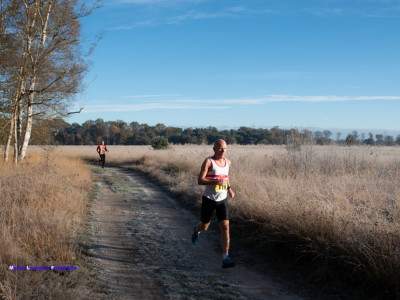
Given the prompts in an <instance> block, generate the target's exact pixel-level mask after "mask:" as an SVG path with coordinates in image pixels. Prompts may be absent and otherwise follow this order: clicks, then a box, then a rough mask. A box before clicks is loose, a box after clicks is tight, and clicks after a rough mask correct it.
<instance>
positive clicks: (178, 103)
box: [84, 94, 400, 113]
mask: <svg viewBox="0 0 400 300" xmlns="http://www.w3.org/2000/svg"><path fill="white" fill-rule="evenodd" d="M164 96H168V99H165V98H164ZM171 96H173V94H166V95H162V94H156V95H134V96H127V97H128V98H131V99H135V100H134V101H140V100H142V101H143V102H142V103H135V104H104V105H88V106H86V107H85V110H84V112H85V113H93V112H133V111H149V110H208V109H228V108H230V107H232V106H233V105H261V104H265V103H277V102H304V103H307V102H308V103H309V102H314V103H324V102H325V103H327V102H348V101H399V100H400V96H332V95H331V96H323V95H319V96H318V95H317V96H294V95H268V96H265V97H255V98H226V99H222V98H215V99H190V98H178V97H177V98H173V97H171ZM136 99H138V100H136ZM149 99H150V100H151V102H146V101H149Z"/></svg>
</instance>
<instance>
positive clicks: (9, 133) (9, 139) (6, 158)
mask: <svg viewBox="0 0 400 300" xmlns="http://www.w3.org/2000/svg"><path fill="white" fill-rule="evenodd" d="M14 118H15V116H14V113H12V116H11V124H10V131H9V132H8V138H7V144H6V149H5V150H4V161H5V162H8V158H9V155H10V147H11V141H12V138H13V134H14Z"/></svg>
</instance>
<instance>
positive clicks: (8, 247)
mask: <svg viewBox="0 0 400 300" xmlns="http://www.w3.org/2000/svg"><path fill="white" fill-rule="evenodd" d="M29 154H30V156H29V158H28V159H27V160H26V161H24V162H23V163H21V164H20V165H19V166H18V167H14V166H13V165H11V164H4V163H1V164H0V240H1V243H0V253H1V255H0V265H1V269H0V294H1V296H2V297H4V298H5V299H28V298H29V299H73V298H78V294H79V293H85V292H84V289H80V288H79V286H80V283H79V281H78V277H79V276H80V275H81V274H82V273H81V270H80V267H79V266H78V265H77V264H76V263H77V261H78V258H79V251H78V249H77V246H76V244H77V240H76V237H77V233H78V232H79V231H81V230H82V228H81V226H82V223H83V222H84V220H85V218H86V217H87V213H88V200H89V199H88V193H89V190H90V187H91V173H90V170H89V168H88V167H87V166H85V165H84V164H83V162H82V161H81V160H80V159H73V158H71V157H62V156H60V155H58V154H57V152H56V151H54V150H43V149H41V148H39V147H37V148H36V149H35V148H32V149H30V151H29ZM51 265H53V266H75V267H77V270H74V271H68V272H56V271H44V270H40V271H39V270H38V271H33V270H31V271H28V270H25V271H23V270H18V271H17V270H9V266H20V267H26V266H30V267H35V266H37V267H50V266H51Z"/></svg>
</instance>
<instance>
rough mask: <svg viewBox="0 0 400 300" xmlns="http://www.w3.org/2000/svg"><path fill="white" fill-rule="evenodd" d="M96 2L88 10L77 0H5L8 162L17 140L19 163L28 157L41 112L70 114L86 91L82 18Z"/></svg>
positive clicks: (2, 12) (4, 56)
mask: <svg viewBox="0 0 400 300" xmlns="http://www.w3.org/2000/svg"><path fill="white" fill-rule="evenodd" d="M93 4H94V5H93V6H91V7H90V8H87V6H86V5H87V3H86V2H84V1H78V0H20V1H12V0H9V1H5V0H1V11H0V12H1V14H2V16H1V20H3V19H4V20H5V21H4V24H3V21H2V25H1V26H0V28H4V29H2V32H0V34H2V38H1V41H4V43H6V42H7V43H8V44H9V45H8V47H0V50H1V52H2V53H1V54H0V55H1V58H2V62H1V63H0V64H1V65H2V66H1V67H0V70H1V74H0V77H1V78H2V81H3V82H5V83H6V85H7V87H8V88H7V91H8V92H5V93H3V94H4V97H3V102H4V101H6V102H7V105H6V106H7V112H8V116H9V117H8V118H9V126H8V129H9V134H8V139H7V144H6V148H5V154H4V159H5V160H6V161H7V160H8V157H9V151H10V148H11V141H12V140H14V162H15V164H17V163H18V161H19V160H22V159H24V158H25V156H26V151H27V147H28V145H29V141H30V137H31V133H32V126H33V121H34V119H35V117H36V116H39V115H40V116H41V117H42V118H43V117H44V116H48V117H56V116H65V115H67V114H68V112H67V107H68V103H69V100H71V99H73V97H74V96H75V95H76V94H78V93H79V92H81V91H82V85H83V78H84V75H85V73H86V72H87V69H88V65H87V62H86V58H87V57H86V56H85V55H83V53H82V49H81V45H82V37H81V24H80V19H81V18H82V17H85V16H87V15H89V14H90V13H91V12H92V11H93V9H95V8H96V7H98V5H99V2H98V1H95V2H94V3H93ZM6 21H7V22H6ZM2 43H3V42H2ZM4 90H5V89H4Z"/></svg>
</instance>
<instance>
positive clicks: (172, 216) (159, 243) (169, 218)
mask: <svg viewBox="0 0 400 300" xmlns="http://www.w3.org/2000/svg"><path fill="white" fill-rule="evenodd" d="M93 172H94V173H95V176H96V178H97V179H96V180H97V184H98V186H99V194H98V196H97V197H96V199H95V200H94V203H93V209H92V213H93V222H92V226H91V229H92V235H93V243H92V245H90V247H89V249H90V250H89V253H90V256H91V258H92V260H93V261H94V263H95V264H96V265H97V268H98V269H99V270H100V275H99V281H100V284H101V285H102V286H103V287H104V288H105V290H106V291H107V294H106V295H104V299H216V298H217V299H301V297H300V296H298V295H294V294H292V293H290V292H288V291H287V290H286V289H285V288H284V287H283V286H282V285H281V284H280V283H277V282H274V281H273V280H272V279H270V278H268V277H266V275H263V274H260V273H258V272H256V271H254V270H253V269H252V268H251V267H248V266H246V265H245V264H240V263H238V264H237V266H236V267H235V268H232V269H222V268H221V254H220V250H219V234H218V232H216V231H215V230H214V231H213V230H211V231H210V230H209V231H208V232H206V233H204V234H202V235H201V236H200V241H199V244H198V245H197V246H194V245H193V244H192V243H191V239H190V237H191V234H192V227H193V224H195V223H196V222H197V221H198V218H197V217H196V216H193V215H192V214H191V213H190V212H187V211H186V210H184V209H181V208H179V205H178V204H177V202H176V201H175V200H174V199H172V198H170V197H169V196H167V195H166V194H165V193H164V192H163V191H162V190H161V189H159V188H158V187H157V186H156V185H154V184H152V183H151V182H149V181H148V180H147V179H145V178H144V177H142V176H141V175H140V174H138V173H135V172H132V171H129V170H126V169H122V168H116V167H113V168H111V167H108V168H105V169H101V168H98V167H93ZM233 259H234V257H233Z"/></svg>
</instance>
